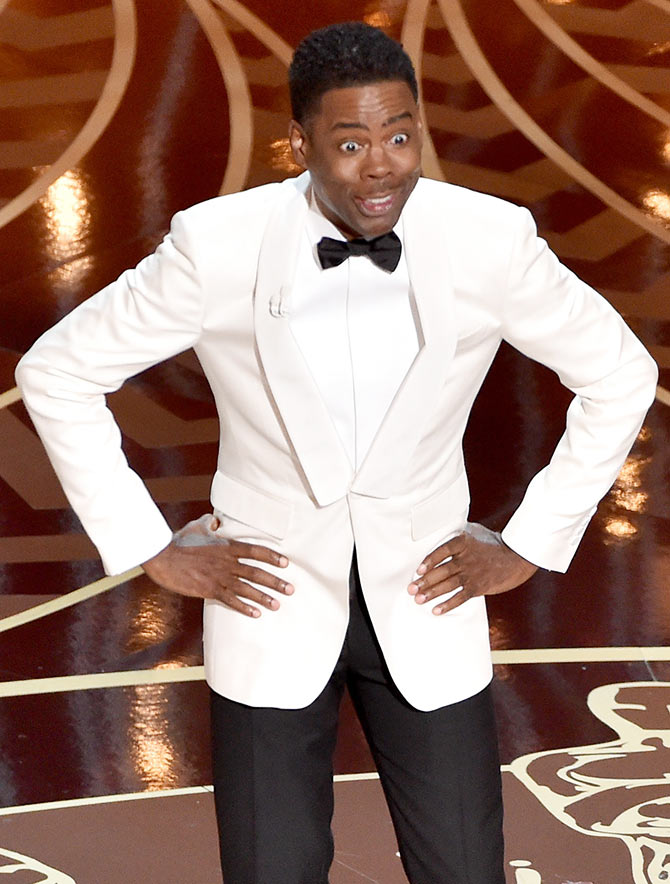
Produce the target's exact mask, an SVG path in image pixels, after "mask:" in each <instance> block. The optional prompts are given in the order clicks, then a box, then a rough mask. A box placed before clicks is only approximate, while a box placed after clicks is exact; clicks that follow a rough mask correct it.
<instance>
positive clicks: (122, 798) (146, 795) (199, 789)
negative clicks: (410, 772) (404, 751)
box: [0, 765, 511, 817]
mask: <svg viewBox="0 0 670 884" xmlns="http://www.w3.org/2000/svg"><path fill="white" fill-rule="evenodd" d="M510 767H511V766H510V765H506V766H505V767H504V768H503V769H505V770H509V769H510ZM378 779H379V774H378V773H377V771H369V772H365V773H355V774H335V776H334V777H333V782H335V783H357V782H361V781H365V780H378ZM213 791H214V786H211V785H209V786H185V787H182V788H181V789H158V790H157V791H155V792H121V793H119V794H116V795H94V796H93V797H91V798H66V799H63V800H61V801H42V802H41V803H39V804H16V805H14V806H13V807H0V817H3V816H19V815H20V814H23V813H39V812H40V811H43V810H66V809H67V808H70V807H92V806H95V805H98V804H124V803H126V802H128V801H154V800H156V799H157V798H180V797H182V796H184V795H202V796H203V797H204V796H205V795H211V794H212V792H213Z"/></svg>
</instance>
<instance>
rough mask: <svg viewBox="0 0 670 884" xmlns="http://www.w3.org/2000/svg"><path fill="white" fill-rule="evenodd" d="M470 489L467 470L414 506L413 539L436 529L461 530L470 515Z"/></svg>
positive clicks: (412, 515)
mask: <svg viewBox="0 0 670 884" xmlns="http://www.w3.org/2000/svg"><path fill="white" fill-rule="evenodd" d="M469 507H470V490H469V488H468V478H467V476H466V475H465V471H462V472H460V473H459V474H458V476H457V477H456V478H455V479H454V481H453V482H451V484H450V485H447V487H446V488H443V489H442V491H438V492H437V494H433V495H432V497H429V498H428V499H427V500H422V501H421V503H418V504H416V506H414V507H412V512H411V525H412V540H421V538H422V537H427V536H428V535H429V534H432V533H433V532H435V531H440V530H441V531H443V532H444V533H449V532H450V531H453V532H457V531H461V530H462V529H463V527H464V525H465V522H466V520H467V517H468V510H469Z"/></svg>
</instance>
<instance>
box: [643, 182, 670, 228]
mask: <svg viewBox="0 0 670 884" xmlns="http://www.w3.org/2000/svg"><path fill="white" fill-rule="evenodd" d="M642 202H643V203H644V206H645V208H647V209H649V211H650V212H651V213H652V214H653V215H656V216H658V217H659V218H662V219H663V220H664V221H670V194H668V193H666V191H664V190H659V189H658V188H654V189H653V190H648V191H647V192H646V193H645V195H644V196H643V198H642Z"/></svg>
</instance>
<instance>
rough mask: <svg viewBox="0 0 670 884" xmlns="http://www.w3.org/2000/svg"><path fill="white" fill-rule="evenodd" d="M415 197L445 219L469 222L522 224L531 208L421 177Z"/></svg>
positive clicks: (413, 195)
mask: <svg viewBox="0 0 670 884" xmlns="http://www.w3.org/2000/svg"><path fill="white" fill-rule="evenodd" d="M411 200H412V201H414V202H416V203H417V207H419V208H420V209H421V210H422V211H427V212H429V213H430V214H434V215H435V216H437V217H438V218H439V219H443V220H444V221H445V222H447V223H449V222H451V223H458V224H461V225H462V224H467V223H468V222H476V223H481V222H484V223H486V222H489V223H492V224H495V225H498V224H500V223H514V224H522V223H524V222H525V221H527V219H528V215H529V213H528V211H527V210H526V209H522V208H520V207H519V206H517V205H515V204H514V203H511V202H509V201H508V200H504V199H501V198H500V197H497V196H491V194H488V193H482V192H481V191H478V190H471V189H470V188H468V187H461V186H459V185H457V184H449V183H447V182H445V181H435V180H433V179H431V178H420V179H419V181H418V183H417V185H416V188H415V189H414V193H413V194H412V196H411Z"/></svg>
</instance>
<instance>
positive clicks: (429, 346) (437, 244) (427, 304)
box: [351, 182, 456, 497]
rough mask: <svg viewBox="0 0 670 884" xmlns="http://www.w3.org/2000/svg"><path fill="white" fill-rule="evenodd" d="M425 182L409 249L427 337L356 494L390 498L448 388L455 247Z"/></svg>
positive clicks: (409, 210) (409, 225)
mask: <svg viewBox="0 0 670 884" xmlns="http://www.w3.org/2000/svg"><path fill="white" fill-rule="evenodd" d="M420 188H421V182H419V184H417V187H416V188H415V190H414V192H413V194H412V196H411V197H410V199H409V200H408V202H407V205H406V206H405V209H404V210H403V247H404V249H405V256H406V260H407V269H408V271H409V278H410V282H411V286H412V290H413V293H414V298H415V301H416V305H417V311H418V314H419V323H420V337H422V338H423V345H422V346H421V348H420V350H419V352H418V354H417V356H416V358H415V360H414V362H413V363H412V365H411V366H410V368H409V371H408V372H407V375H406V376H405V379H404V381H403V382H402V384H401V386H400V388H399V390H398V392H397V394H396V396H395V398H394V400H393V402H392V403H391V406H390V408H389V410H388V411H387V413H386V416H385V418H384V420H383V422H382V424H381V426H380V428H379V431H378V432H377V435H376V436H375V439H374V441H373V443H372V446H371V447H370V450H369V451H368V454H367V456H366V458H365V460H364V461H363V463H362V465H361V467H360V469H359V471H358V473H357V475H356V479H355V481H354V483H353V485H352V489H351V490H352V491H355V492H356V493H358V494H365V495H367V496H370V497H390V496H391V495H392V494H393V493H394V491H395V488H396V485H397V481H398V476H399V474H401V473H404V472H406V469H407V464H408V463H409V462H410V459H411V456H412V452H413V451H414V448H415V447H416V445H417V442H418V441H419V438H420V436H421V433H422V430H423V427H424V425H425V422H426V420H427V417H428V416H429V415H430V410H431V407H432V405H433V403H434V402H435V401H436V399H437V397H438V396H439V395H440V390H441V387H442V385H443V384H444V381H445V377H446V374H447V372H448V370H449V367H450V363H451V360H452V358H453V355H454V350H455V348H456V329H455V322H454V316H453V303H454V293H453V287H452V281H451V274H450V268H449V261H448V257H447V252H448V246H449V243H448V242H447V241H446V234H445V229H444V227H443V226H442V225H440V223H439V220H440V219H439V218H435V217H433V209H432V206H431V205H429V204H427V203H426V200H425V199H423V198H422V195H421V192H420Z"/></svg>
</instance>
